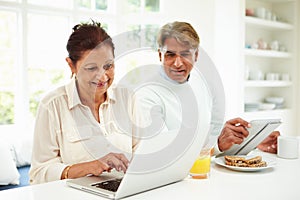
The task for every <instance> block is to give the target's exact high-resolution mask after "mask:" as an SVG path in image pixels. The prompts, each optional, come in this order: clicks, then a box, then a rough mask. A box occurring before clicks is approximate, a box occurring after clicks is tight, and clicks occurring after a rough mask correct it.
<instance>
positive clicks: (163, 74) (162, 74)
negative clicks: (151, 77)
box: [159, 65, 190, 85]
mask: <svg viewBox="0 0 300 200" xmlns="http://www.w3.org/2000/svg"><path fill="white" fill-rule="evenodd" d="M159 74H160V75H161V76H162V77H163V78H164V79H165V80H167V81H170V82H171V83H174V84H177V85H180V84H183V83H186V82H188V80H189V78H190V74H189V76H188V78H187V80H186V81H185V82H183V83H178V82H177V81H174V80H172V79H170V78H169V77H168V75H167V74H166V72H165V70H164V67H163V66H162V65H161V67H160V69H159Z"/></svg>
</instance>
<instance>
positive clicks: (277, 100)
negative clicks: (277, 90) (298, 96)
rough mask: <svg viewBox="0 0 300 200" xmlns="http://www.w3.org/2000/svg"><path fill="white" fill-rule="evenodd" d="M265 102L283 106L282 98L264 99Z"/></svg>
mask: <svg viewBox="0 0 300 200" xmlns="http://www.w3.org/2000/svg"><path fill="white" fill-rule="evenodd" d="M265 102H266V103H275V104H276V105H278V104H283V102H284V98H283V97H266V98H265Z"/></svg>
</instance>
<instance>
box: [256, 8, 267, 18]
mask: <svg viewBox="0 0 300 200" xmlns="http://www.w3.org/2000/svg"><path fill="white" fill-rule="evenodd" d="M255 16H256V17H258V18H261V19H265V18H266V8H264V7H258V8H256V9H255Z"/></svg>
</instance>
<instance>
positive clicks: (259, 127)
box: [218, 119, 281, 156]
mask: <svg viewBox="0 0 300 200" xmlns="http://www.w3.org/2000/svg"><path fill="white" fill-rule="evenodd" d="M250 124H251V128H247V130H248V131H249V135H248V137H246V138H245V139H244V141H243V142H242V143H241V144H234V145H232V147H231V148H230V149H228V150H227V151H224V152H223V153H221V154H220V155H247V154H248V153H249V152H250V151H252V150H253V149H255V148H256V147H257V145H258V144H260V143H261V142H262V141H263V140H264V139H265V138H266V137H267V136H268V135H269V134H270V133H272V131H273V130H274V129H276V128H277V127H278V126H279V125H280V124H281V121H280V119H259V120H252V121H251V122H250ZM218 156H219V155H218Z"/></svg>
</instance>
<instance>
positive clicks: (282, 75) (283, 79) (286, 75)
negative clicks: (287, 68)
mask: <svg viewBox="0 0 300 200" xmlns="http://www.w3.org/2000/svg"><path fill="white" fill-rule="evenodd" d="M281 80H282V81H290V75H289V74H287V73H284V74H281Z"/></svg>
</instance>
